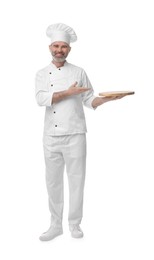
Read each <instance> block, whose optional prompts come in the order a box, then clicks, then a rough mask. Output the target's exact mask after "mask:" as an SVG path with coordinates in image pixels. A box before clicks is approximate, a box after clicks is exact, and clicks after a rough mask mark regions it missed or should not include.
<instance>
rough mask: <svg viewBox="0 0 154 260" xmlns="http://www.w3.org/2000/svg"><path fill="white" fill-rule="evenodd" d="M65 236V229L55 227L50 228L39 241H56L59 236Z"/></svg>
mask: <svg viewBox="0 0 154 260" xmlns="http://www.w3.org/2000/svg"><path fill="white" fill-rule="evenodd" d="M62 234H63V229H62V227H54V226H50V228H49V229H48V230H47V231H46V232H44V233H43V234H42V235H41V236H40V237H39V239H40V240H41V241H49V240H52V239H54V238H55V237H57V236H60V235H62Z"/></svg>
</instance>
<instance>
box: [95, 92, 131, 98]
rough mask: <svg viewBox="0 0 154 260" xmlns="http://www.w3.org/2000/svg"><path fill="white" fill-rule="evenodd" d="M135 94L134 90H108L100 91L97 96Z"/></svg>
mask: <svg viewBox="0 0 154 260" xmlns="http://www.w3.org/2000/svg"><path fill="white" fill-rule="evenodd" d="M133 94H135V92H134V91H109V92H101V93H99V96H103V97H115V96H116V97H118V96H126V95H133Z"/></svg>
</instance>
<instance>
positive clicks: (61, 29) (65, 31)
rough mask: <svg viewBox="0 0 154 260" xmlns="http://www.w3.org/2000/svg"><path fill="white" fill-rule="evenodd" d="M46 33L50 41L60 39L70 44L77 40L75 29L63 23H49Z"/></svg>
mask: <svg viewBox="0 0 154 260" xmlns="http://www.w3.org/2000/svg"><path fill="white" fill-rule="evenodd" d="M46 35H47V36H48V37H49V38H50V43H53V42H57V41H62V42H66V43H67V44H70V42H75V41H76V40H77V35H76V33H75V31H74V30H73V29H72V28H71V27H70V26H68V25H66V24H63V23H56V24H51V25H49V26H48V28H47V30H46Z"/></svg>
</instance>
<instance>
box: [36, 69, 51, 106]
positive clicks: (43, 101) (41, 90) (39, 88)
mask: <svg viewBox="0 0 154 260" xmlns="http://www.w3.org/2000/svg"><path fill="white" fill-rule="evenodd" d="M52 95H53V92H50V91H49V88H48V84H47V82H46V78H45V75H44V72H43V71H38V72H37V73H36V77H35V97H36V101H37V103H38V105H39V106H47V107H51V106H52Z"/></svg>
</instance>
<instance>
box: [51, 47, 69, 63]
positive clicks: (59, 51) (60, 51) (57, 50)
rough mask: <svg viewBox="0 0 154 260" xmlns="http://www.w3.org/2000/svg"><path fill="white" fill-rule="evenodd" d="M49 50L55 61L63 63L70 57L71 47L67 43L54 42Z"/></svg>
mask: <svg viewBox="0 0 154 260" xmlns="http://www.w3.org/2000/svg"><path fill="white" fill-rule="evenodd" d="M49 49H50V52H51V55H52V57H53V59H54V60H55V61H57V62H63V61H65V59H66V57H67V56H68V54H69V52H70V50H71V47H70V46H69V45H68V44H67V43H65V42H53V43H52V44H51V45H49Z"/></svg>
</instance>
